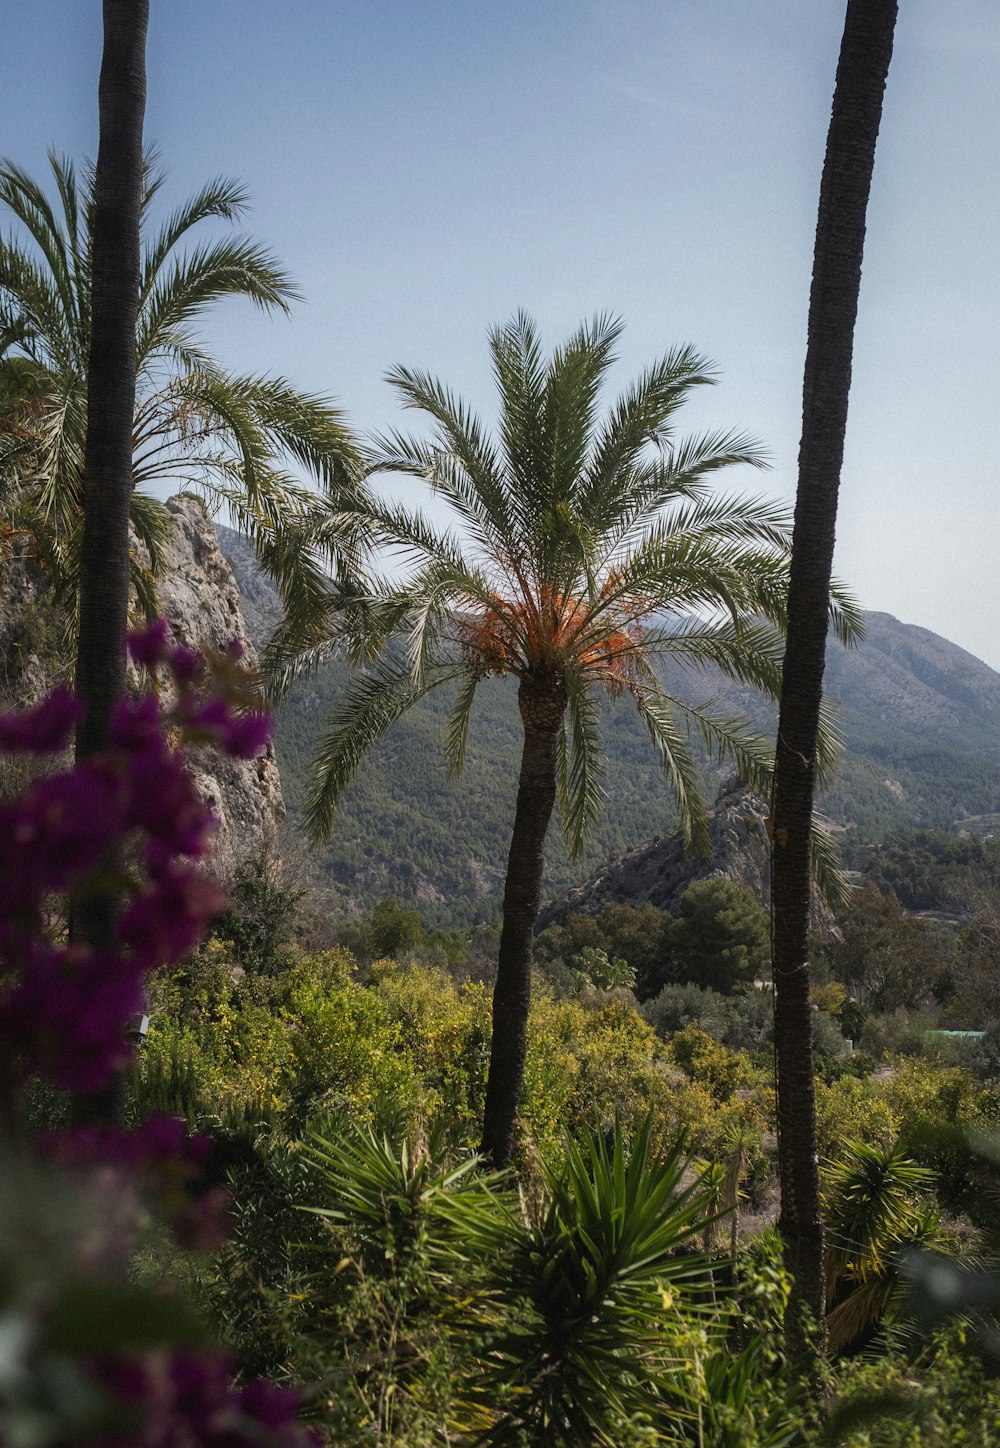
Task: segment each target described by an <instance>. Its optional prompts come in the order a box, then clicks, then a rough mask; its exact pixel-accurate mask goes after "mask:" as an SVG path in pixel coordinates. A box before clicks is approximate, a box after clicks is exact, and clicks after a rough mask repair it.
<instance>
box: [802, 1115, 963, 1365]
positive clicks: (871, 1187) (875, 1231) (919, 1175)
mask: <svg viewBox="0 0 1000 1448" xmlns="http://www.w3.org/2000/svg"><path fill="white" fill-rule="evenodd" d="M933 1180H934V1174H933V1172H931V1171H929V1170H928V1168H927V1167H924V1166H920V1165H919V1164H918V1163H917V1162H915V1161H914V1160H913V1159H912V1158H911V1157H909V1156H908V1155H907V1154H906V1152H905V1150H904V1149H903V1147H902V1146H901V1145H900V1144H899V1143H897V1144H896V1145H894V1146H891V1147H876V1146H869V1145H867V1144H866V1143H865V1142H860V1141H855V1142H851V1143H849V1144H848V1146H847V1148H846V1152H845V1155H844V1157H843V1159H842V1160H841V1161H839V1162H837V1163H835V1164H833V1165H832V1166H831V1167H830V1169H829V1170H828V1172H827V1178H826V1188H825V1192H824V1208H825V1224H826V1293H827V1308H828V1311H827V1318H826V1326H827V1332H828V1335H829V1341H830V1346H831V1347H832V1348H834V1349H842V1348H845V1347H849V1346H850V1345H851V1344H852V1343H854V1342H856V1341H857V1340H858V1339H859V1338H860V1337H861V1336H862V1335H863V1334H864V1333H866V1332H868V1331H869V1330H870V1329H871V1328H872V1327H873V1326H875V1325H876V1324H877V1323H878V1322H879V1321H880V1320H881V1319H882V1318H883V1317H884V1316H885V1315H886V1314H887V1313H888V1312H889V1311H890V1309H891V1308H892V1306H893V1305H894V1304H895V1303H898V1301H899V1300H900V1299H901V1296H902V1285H901V1279H900V1270H899V1269H900V1261H901V1258H902V1257H903V1255H904V1254H905V1253H907V1252H908V1251H913V1250H916V1249H917V1248H923V1249H928V1248H933V1247H934V1246H935V1245H937V1244H939V1243H940V1242H941V1240H942V1233H941V1221H940V1218H939V1216H938V1215H937V1213H936V1212H934V1211H933V1210H932V1209H931V1208H930V1207H929V1206H928V1205H927V1204H926V1201H922V1200H921V1198H925V1197H926V1194H927V1192H928V1191H929V1190H930V1188H931V1186H932V1184H933Z"/></svg>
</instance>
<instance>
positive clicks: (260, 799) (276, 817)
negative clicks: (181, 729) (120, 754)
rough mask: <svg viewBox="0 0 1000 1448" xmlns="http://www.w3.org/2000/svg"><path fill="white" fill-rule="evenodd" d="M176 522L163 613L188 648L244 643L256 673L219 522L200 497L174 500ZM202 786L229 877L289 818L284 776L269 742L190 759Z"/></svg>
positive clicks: (221, 869)
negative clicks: (255, 751) (247, 755)
mask: <svg viewBox="0 0 1000 1448" xmlns="http://www.w3.org/2000/svg"><path fill="white" fill-rule="evenodd" d="M167 508H168V509H169V511H170V514H171V517H172V519H173V524H174V533H173V538H172V539H171V541H170V545H169V547H168V549H167V552H166V567H165V568H164V571H163V577H162V579H161V581H160V583H159V585H158V587H159V592H160V602H161V603H162V605H163V612H164V613H165V615H166V616H167V618H168V619H169V620H170V622H171V624H172V625H173V628H174V632H175V633H176V634H177V636H178V637H179V638H181V639H183V640H184V642H185V643H190V644H195V645H201V646H206V647H208V648H215V649H219V648H222V647H223V646H224V645H225V644H227V643H228V642H229V641H230V640H231V639H238V640H239V642H240V643H241V644H242V645H243V647H244V649H245V650H246V653H245V655H244V662H245V663H246V664H247V666H248V667H249V668H251V669H256V668H257V654H256V651H255V649H254V647H253V644H252V643H251V642H250V639H249V637H248V634H247V629H246V625H245V623H244V619H243V614H242V611H241V607H240V590H239V587H238V586H237V583H236V579H235V577H234V576H233V570H232V568H231V566H230V564H229V562H228V560H227V559H226V558H225V557H224V556H223V554H222V551H221V549H220V548H219V540H218V537H217V535H216V531H215V524H214V523H213V522H212V520H211V518H210V517H209V516H208V514H207V512H206V511H205V507H204V505H203V504H202V502H201V500H200V499H199V498H196V497H193V496H191V495H190V494H186V495H182V496H181V497H177V498H171V499H169V501H168V502H167ZM190 763H191V767H192V769H193V771H194V774H195V778H196V779H197V781H198V787H199V789H200V790H201V793H202V795H203V797H204V799H205V800H206V802H207V803H208V804H209V805H210V806H211V808H212V810H213V812H214V813H215V815H216V818H217V819H218V821H219V831H218V834H217V836H216V844H215V868H216V870H217V872H218V873H219V874H220V875H221V876H223V877H225V875H226V874H228V873H229V871H230V870H231V869H232V866H233V864H234V862H235V861H236V860H238V859H240V858H241V857H242V856H244V855H245V854H246V852H247V849H248V847H249V846H250V845H251V844H252V843H253V842H254V841H260V840H263V839H265V838H266V837H267V836H268V834H270V833H271V832H272V831H273V829H274V826H275V825H276V824H277V823H278V822H279V821H280V820H281V819H282V818H283V817H284V813H285V805H284V800H283V798H282V793H281V778H280V775H279V773H278V764H277V760H276V759H275V756H274V746H273V745H271V744H269V745H268V747H267V750H266V751H265V753H264V754H262V755H260V757H259V758H257V759H251V760H244V759H228V758H226V757H224V756H222V755H220V754H218V753H217V752H216V751H215V750H207V749H206V750H198V751H195V752H194V753H193V755H192V756H191V759H190Z"/></svg>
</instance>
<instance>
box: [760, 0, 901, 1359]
mask: <svg viewBox="0 0 1000 1448" xmlns="http://www.w3.org/2000/svg"><path fill="white" fill-rule="evenodd" d="M895 22H896V0H848V5H847V18H846V21H845V26H844V38H843V42H842V46H841V52H840V63H839V66H838V69H837V84H836V90H835V93H834V98H833V114H832V117H831V121H830V131H829V135H828V137H827V147H826V159H825V162H824V167H823V180H822V184H821V187H820V202H819V220H818V223H817V227H816V250H815V256H814V261H813V278H812V290H811V293H810V299H809V339H808V347H807V351H806V365H805V379H804V383H803V395H802V442H801V446H800V450H799V480H798V495H797V500H796V506H795V527H794V534H793V540H792V563H791V573H790V578H789V587H788V634H787V642H786V647H785V659H784V669H783V675H782V692H781V711H780V715H779V723H778V745H777V753H776V758H775V780H774V800H773V806H772V815H773V821H774V851H773V874H772V899H773V905H774V984H775V1021H774V1041H775V1053H776V1057H777V1076H778V1082H777V1084H778V1168H779V1175H780V1179H781V1217H780V1221H779V1228H780V1231H781V1235H782V1238H783V1241H784V1251H785V1258H786V1262H787V1265H788V1266H789V1268H790V1270H791V1272H792V1274H793V1277H794V1291H793V1296H792V1300H791V1302H790V1305H789V1313H788V1319H787V1322H788V1345H789V1349H790V1351H791V1352H792V1353H793V1354H794V1355H795V1356H796V1357H804V1358H805V1360H806V1362H808V1361H809V1355H810V1353H811V1352H812V1351H814V1350H815V1351H818V1350H820V1348H821V1346H822V1336H821V1334H822V1324H823V1312H824V1306H825V1304H824V1290H823V1223H822V1217H821V1214H820V1198H819V1164H818V1159H817V1150H816V1108H815V1095H814V1089H813V1053H812V1018H811V1010H810V1005H809V965H808V959H807V948H808V947H807V938H808V927H809V878H810V877H809V844H810V830H811V824H812V805H813V790H814V784H815V774H816V769H815V765H816V736H817V730H818V725H819V710H820V699H821V695H822V687H823V669H824V664H825V653H826V637H827V627H828V611H827V610H828V599H829V589H830V574H831V569H832V564H833V546H834V536H835V528H836V518H837V493H838V489H839V486H840V469H841V464H842V462H843V456H844V438H845V434H846V430H847V406H848V397H849V393H850V385H851V359H852V353H853V346H854V323H855V319H856V316H857V309H858V295H859V291H860V287H861V261H862V253H863V250H864V238H865V215H866V211H867V206H868V194H869V190H870V187H871V177H872V168H873V165H874V160H875V142H876V139H877V137H878V129H879V122H880V120H881V115H882V98H883V95H884V92H885V82H886V76H887V74H888V70H889V61H890V58H891V55H892V41H893V32H894V28H895ZM810 1318H811V1319H812V1321H813V1323H814V1324H815V1325H816V1328H817V1330H818V1332H819V1333H820V1337H819V1339H818V1340H816V1339H814V1340H813V1341H814V1347H813V1346H811V1345H810V1341H809V1337H808V1334H807V1330H806V1325H807V1323H808V1321H809V1319H810Z"/></svg>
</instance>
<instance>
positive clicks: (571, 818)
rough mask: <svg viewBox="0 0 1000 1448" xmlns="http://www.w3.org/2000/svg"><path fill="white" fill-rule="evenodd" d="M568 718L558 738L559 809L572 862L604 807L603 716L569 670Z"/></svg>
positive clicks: (580, 678)
mask: <svg viewBox="0 0 1000 1448" xmlns="http://www.w3.org/2000/svg"><path fill="white" fill-rule="evenodd" d="M565 680H566V717H565V718H564V721H563V727H562V730H561V731H560V734H559V777H558V783H559V805H560V810H561V813H562V819H563V831H564V833H565V836H566V847H567V850H568V853H569V857H570V859H571V860H572V859H575V858H576V856H577V855H578V854H579V853H580V850H581V849H582V848H583V845H584V843H585V841H586V838H587V835H588V833H589V831H590V829H591V827H592V826H593V824H594V822H595V821H596V820H597V819H598V817H599V816H600V813H601V809H602V806H603V803H604V790H603V789H602V787H601V778H602V775H603V772H604V770H603V751H602V749H601V731H600V713H599V710H598V707H597V702H596V700H595V698H594V694H593V691H592V689H591V688H590V687H589V684H588V680H587V678H586V676H585V675H584V674H583V673H582V672H581V671H580V670H579V669H576V668H572V667H568V668H567V669H566V671H565Z"/></svg>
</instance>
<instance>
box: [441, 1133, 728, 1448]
mask: <svg viewBox="0 0 1000 1448" xmlns="http://www.w3.org/2000/svg"><path fill="white" fill-rule="evenodd" d="M545 1178H546V1188H547V1195H548V1201H547V1204H546V1206H545V1208H544V1210H543V1211H542V1212H541V1213H539V1214H537V1215H536V1216H534V1217H532V1216H529V1214H528V1213H527V1212H525V1211H520V1210H519V1211H514V1210H509V1211H508V1212H507V1213H506V1214H504V1215H502V1216H501V1215H497V1214H494V1215H493V1216H492V1217H490V1218H487V1219H484V1220H483V1221H481V1222H475V1221H468V1220H467V1219H464V1217H463V1218H462V1219H456V1225H458V1226H459V1227H460V1229H461V1230H460V1235H461V1236H462V1237H463V1239H466V1240H471V1241H472V1242H475V1243H477V1244H478V1246H479V1248H480V1250H481V1251H482V1253H483V1254H484V1255H485V1256H486V1257H487V1258H488V1259H490V1260H493V1261H494V1262H495V1268H494V1271H493V1273H492V1281H491V1283H490V1284H489V1288H488V1290H487V1291H485V1292H483V1293H481V1294H480V1296H479V1297H478V1298H477V1299H476V1300H475V1301H474V1302H473V1303H471V1304H470V1307H469V1312H468V1322H467V1328H466V1330H467V1331H468V1333H469V1334H470V1338H471V1340H473V1341H476V1340H478V1341H481V1343H482V1345H483V1351H482V1355H481V1357H480V1360H479V1362H478V1365H477V1368H476V1371H475V1374H474V1377H473V1379H472V1381H471V1383H470V1385H469V1390H468V1392H467V1399H468V1402H469V1403H470V1405H472V1406H473V1407H474V1408H475V1409H477V1410H478V1411H479V1412H480V1413H484V1412H491V1413H492V1414H493V1415H494V1421H493V1422H492V1424H491V1425H490V1427H489V1428H488V1429H487V1430H486V1431H485V1432H484V1433H483V1434H482V1438H481V1441H482V1442H484V1443H489V1444H491V1445H495V1448H501V1445H508V1444H511V1445H512V1444H536V1443H537V1444H539V1445H541V1444H546V1445H558V1444H564V1445H571V1444H573V1445H576V1444H582V1443H589V1444H607V1445H610V1444H618V1443H620V1442H622V1441H624V1435H627V1434H628V1432H629V1431H630V1430H631V1429H634V1430H636V1431H638V1429H639V1428H640V1426H641V1427H642V1429H643V1431H647V1432H648V1431H650V1430H651V1429H657V1430H659V1431H661V1432H662V1433H663V1434H665V1435H667V1436H664V1437H663V1439H662V1441H665V1442H669V1441H674V1440H676V1441H684V1431H685V1430H684V1428H683V1424H684V1423H688V1424H690V1423H692V1422H694V1421H695V1420H696V1416H697V1413H696V1406H695V1404H696V1399H697V1389H696V1387H695V1386H694V1385H692V1383H691V1382H690V1377H689V1375H688V1374H687V1367H686V1356H687V1345H688V1344H689V1342H690V1340H691V1339H692V1338H697V1340H698V1341H699V1342H701V1341H702V1336H701V1334H702V1329H703V1328H704V1327H706V1326H707V1325H708V1322H709V1317H710V1313H711V1303H712V1295H711V1278H710V1273H709V1263H708V1261H707V1259H706V1258H705V1257H704V1256H703V1255H702V1254H701V1253H700V1252H699V1251H698V1250H697V1239H698V1236H699V1234H700V1233H702V1232H703V1231H704V1228H705V1217H706V1211H707V1207H706V1194H705V1192H704V1190H703V1189H702V1187H701V1184H700V1182H699V1180H698V1179H697V1178H696V1177H694V1176H693V1175H692V1174H690V1173H688V1172H687V1163H686V1158H685V1155H684V1153H683V1150H682V1149H681V1148H680V1147H676V1148H674V1149H673V1150H671V1151H670V1152H668V1153H667V1154H666V1155H665V1156H663V1157H662V1158H661V1157H657V1156H656V1154H655V1153H654V1151H653V1145H652V1128H651V1124H650V1123H649V1122H647V1123H645V1124H644V1125H643V1126H642V1127H641V1128H640V1130H639V1131H638V1132H637V1134H636V1136H635V1139H634V1140H633V1141H632V1143H631V1147H629V1146H628V1145H627V1144H626V1142H625V1140H624V1138H623V1135H622V1132H621V1129H620V1127H616V1128H615V1129H614V1131H613V1132H612V1133H609V1134H608V1136H605V1135H604V1134H602V1133H598V1132H591V1131H584V1133H583V1134H582V1137H581V1139H580V1141H579V1142H575V1141H569V1142H567V1144H566V1148H565V1154H564V1155H563V1156H561V1157H560V1158H559V1160H557V1161H556V1162H552V1163H550V1164H549V1165H548V1166H547V1168H546V1171H545Z"/></svg>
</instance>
